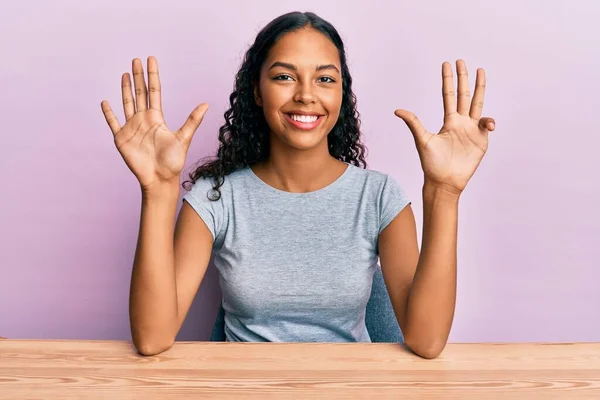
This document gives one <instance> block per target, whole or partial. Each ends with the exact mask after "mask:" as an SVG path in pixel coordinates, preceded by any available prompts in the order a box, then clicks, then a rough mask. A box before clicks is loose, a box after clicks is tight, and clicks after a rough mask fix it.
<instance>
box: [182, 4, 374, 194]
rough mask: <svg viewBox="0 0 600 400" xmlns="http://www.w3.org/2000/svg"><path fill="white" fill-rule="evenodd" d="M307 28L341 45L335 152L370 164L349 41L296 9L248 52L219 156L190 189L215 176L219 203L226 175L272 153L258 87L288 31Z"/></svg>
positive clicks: (331, 143) (332, 139) (194, 176)
mask: <svg viewBox="0 0 600 400" xmlns="http://www.w3.org/2000/svg"><path fill="white" fill-rule="evenodd" d="M304 27H311V28H313V29H316V30H318V31H319V32H321V33H323V34H324V35H326V36H327V37H328V38H329V39H330V40H331V41H332V42H333V44H335V46H336V47H337V49H338V52H339V57H340V64H341V67H342V71H341V75H342V91H343V94H342V105H341V109H340V114H339V118H338V120H337V122H336V124H335V126H334V127H333V129H332V130H331V132H329V134H328V135H327V144H328V148H329V154H331V156H332V157H334V158H336V159H338V160H340V161H344V162H347V163H350V164H353V165H355V166H357V167H362V168H366V167H367V163H366V161H365V156H366V147H365V146H364V145H363V144H362V143H361V131H360V119H359V117H360V115H359V113H358V111H357V109H356V96H355V95H354V93H353V92H352V77H351V76H350V71H349V69H348V65H347V63H346V52H345V49H344V43H343V41H342V39H341V37H340V35H339V34H338V32H337V30H336V29H335V28H334V27H333V25H331V24H330V23H329V22H327V21H326V20H324V19H323V18H321V17H319V16H317V15H316V14H314V13H311V12H304V13H303V12H297V11H296V12H290V13H287V14H284V15H281V16H279V17H277V18H275V19H274V20H273V21H271V22H270V23H269V24H268V25H266V26H265V27H264V28H263V29H262V30H261V31H260V32H259V33H258V35H257V36H256V40H255V41H254V44H253V45H252V46H251V47H250V48H249V49H248V51H247V52H246V54H245V57H244V61H243V63H242V66H241V68H240V70H239V71H238V73H237V74H236V78H235V85H234V91H233V93H231V95H230V96H229V103H230V108H229V109H228V110H227V111H225V114H224V117H225V124H224V125H223V126H221V128H220V129H219V142H220V145H219V149H218V151H217V155H216V157H215V158H214V159H213V160H210V161H208V162H206V163H204V164H203V165H201V166H199V167H197V168H196V169H195V170H194V171H193V172H192V173H190V174H189V177H190V180H186V181H185V182H183V187H184V188H185V189H186V190H190V188H191V185H193V184H194V183H195V182H196V181H197V180H198V179H200V178H213V179H214V186H213V190H212V191H211V193H210V195H208V194H207V196H208V197H209V199H210V200H213V201H216V200H218V199H219V198H220V197H221V191H220V190H219V188H220V187H221V186H222V185H223V182H224V179H225V176H226V175H228V174H230V173H232V172H234V171H236V170H239V169H242V168H245V167H247V166H251V165H253V164H255V163H257V162H260V161H264V160H266V159H267V158H268V157H269V148H270V146H269V126H268V125H267V121H266V119H265V116H264V114H263V110H262V108H261V107H259V106H258V105H257V104H256V102H255V97H254V87H255V85H257V84H258V81H259V77H260V70H261V67H262V65H263V63H264V61H265V59H266V58H267V54H268V52H269V50H270V49H271V47H273V45H274V44H275V43H276V42H277V40H278V39H279V38H280V37H281V36H282V35H284V34H286V33H288V32H293V31H296V30H298V29H301V28H304ZM201 161H202V160H201ZM201 161H200V162H201Z"/></svg>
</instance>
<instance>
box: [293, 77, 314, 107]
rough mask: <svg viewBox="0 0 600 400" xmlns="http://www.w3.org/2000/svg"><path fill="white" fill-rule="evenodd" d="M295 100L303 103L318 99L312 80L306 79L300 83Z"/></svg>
mask: <svg viewBox="0 0 600 400" xmlns="http://www.w3.org/2000/svg"><path fill="white" fill-rule="evenodd" d="M294 101H295V102H297V103H302V104H310V103H314V102H315V101H316V97H315V95H314V93H313V87H312V84H311V82H310V81H308V82H307V81H305V82H304V83H302V84H299V85H298V90H296V94H295V95H294Z"/></svg>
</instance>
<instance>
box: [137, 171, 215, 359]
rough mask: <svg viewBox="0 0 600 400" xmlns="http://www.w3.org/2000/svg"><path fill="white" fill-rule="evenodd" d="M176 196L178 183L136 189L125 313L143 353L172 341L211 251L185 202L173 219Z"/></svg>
mask: <svg viewBox="0 0 600 400" xmlns="http://www.w3.org/2000/svg"><path fill="white" fill-rule="evenodd" d="M178 196H179V184H178V182H177V183H172V184H168V185H166V186H163V187H160V188H157V189H156V190H154V191H152V192H148V191H142V212H141V219H140V232H139V236H138V244H137V249H136V254H135V260H134V265H133V271H132V276H131V291H130V301H129V314H130V324H131V335H132V339H133V343H134V345H135V347H136V348H137V349H138V351H139V352H140V353H141V354H143V355H154V354H158V353H161V352H163V351H165V350H167V349H168V348H169V347H171V345H172V344H173V343H174V341H175V337H176V336H177V333H178V332H179V330H180V329H181V326H182V324H183V322H184V320H185V317H186V315H187V313H188V311H189V308H190V306H191V304H192V301H193V300H194V297H195V295H196V292H197V291H198V288H199V286H200V284H201V282H202V279H203V278H204V274H205V272H206V269H207V267H208V263H209V260H210V256H211V251H212V243H213V237H212V234H211V232H210V230H209V229H208V228H207V226H206V225H205V224H204V222H203V221H202V219H201V218H200V217H199V216H198V214H197V213H196V212H195V211H194V210H193V209H192V208H191V207H190V205H189V204H187V203H186V202H183V205H182V207H181V211H180V213H179V217H178V219H177V223H176V224H174V219H175V214H176V208H177V201H178ZM174 225H176V226H175V228H174Z"/></svg>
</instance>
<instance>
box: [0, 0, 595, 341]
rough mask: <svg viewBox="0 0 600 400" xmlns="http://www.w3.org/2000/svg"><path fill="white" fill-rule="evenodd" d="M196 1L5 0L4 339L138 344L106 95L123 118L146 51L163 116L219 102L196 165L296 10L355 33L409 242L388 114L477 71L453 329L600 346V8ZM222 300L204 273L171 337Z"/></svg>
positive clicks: (403, 132) (353, 52)
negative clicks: (123, 93) (157, 80)
mask: <svg viewBox="0 0 600 400" xmlns="http://www.w3.org/2000/svg"><path fill="white" fill-rule="evenodd" d="M207 3H208V2H205V1H189V0H185V1H177V2H172V3H171V2H169V3H167V2H166V1H164V2H163V1H158V0H144V1H122V0H105V1H102V2H81V1H75V0H72V1H66V0H60V1H59V0H55V1H52V2H45V1H19V2H17V1H12V2H2V5H1V6H0V15H1V17H0V22H1V23H0V37H1V38H2V40H0V54H1V58H2V62H1V63H0V113H1V131H0V135H1V138H2V141H1V145H0V154H1V156H0V172H1V178H2V182H1V186H0V187H1V200H0V201H1V203H0V204H1V207H0V272H1V274H0V336H7V337H12V338H91V339H100V338H103V339H129V337H130V336H129V326H128V310H127V298H128V290H129V279H130V271H131V265H132V259H133V254H134V250H135V242H136V237H137V229H138V221H139V212H140V193H139V189H138V186H137V183H136V181H135V178H134V176H133V175H132V174H131V173H130V172H129V170H128V169H127V167H126V166H125V164H124V162H123V161H122V159H121V158H120V155H119V154H118V152H117V151H116V149H115V147H114V144H113V140H112V135H111V133H110V131H109V129H108V127H107V125H106V123H105V121H104V119H103V116H102V113H101V111H100V101H101V100H102V99H107V100H109V101H110V102H111V104H112V105H113V108H114V109H115V110H118V111H119V114H118V115H119V117H120V118H121V120H123V116H122V111H121V108H120V106H119V101H120V75H121V74H122V73H123V72H125V71H130V65H131V60H132V59H133V58H134V57H140V58H142V59H143V60H145V59H146V57H147V56H149V55H155V56H157V58H158V61H159V63H160V68H161V73H162V84H163V90H164V92H163V93H164V94H163V96H164V97H163V104H164V108H165V113H166V119H167V123H169V124H170V126H172V127H176V126H179V125H180V124H181V123H182V122H183V121H184V118H186V117H187V115H188V113H189V112H190V111H191V110H192V109H193V107H194V106H196V105H197V104H198V103H200V102H208V103H210V104H211V110H210V111H209V114H208V115H207V118H206V120H205V122H204V124H203V126H202V127H201V128H200V130H199V132H198V133H197V134H196V137H195V139H194V142H193V143H192V147H191V149H190V154H189V158H188V166H191V164H192V163H193V162H194V161H196V160H197V159H199V158H201V157H203V156H205V155H208V154H210V153H212V152H213V151H214V149H215V148H216V145H217V141H216V137H217V129H218V126H219V125H220V124H221V122H222V114H223V111H224V110H225V108H226V105H227V98H228V95H229V93H230V90H231V88H232V83H233V74H234V73H235V72H236V70H237V67H238V66H239V62H240V58H241V56H242V54H243V52H244V51H245V50H246V48H247V46H248V45H249V44H250V42H251V40H253V38H254V36H255V34H256V33H257V31H258V30H259V29H260V28H261V27H262V26H263V25H264V24H266V23H267V22H268V21H269V20H271V19H272V18H274V17H275V16H277V15H279V14H281V13H284V12H287V11H291V10H294V9H296V7H298V6H300V5H301V10H302V11H304V10H312V11H315V12H317V13H318V14H320V15H321V16H323V17H325V18H327V19H329V20H330V21H331V22H332V23H333V24H334V25H335V26H336V27H337V28H338V29H339V31H340V32H341V34H342V36H343V38H344V39H345V40H346V44H347V47H348V55H349V61H350V67H351V71H352V73H353V77H354V79H355V82H356V85H355V92H356V94H357V96H358V99H359V109H360V111H361V113H362V120H363V127H364V132H365V133H366V143H367V145H368V147H369V150H370V152H369V158H368V161H369V163H370V167H371V168H373V169H377V170H381V171H384V172H387V173H390V174H391V175H393V176H394V177H395V178H397V179H398V180H399V181H400V182H401V183H402V184H403V186H404V187H405V188H406V190H407V191H408V192H409V194H410V195H411V197H412V199H413V201H414V203H413V204H414V207H415V212H416V215H417V224H418V227H419V235H420V232H421V215H422V208H421V207H422V203H421V199H420V186H421V184H422V173H421V170H420V166H419V161H418V156H417V154H416V151H415V150H414V144H413V141H412V137H411V135H410V133H409V131H408V130H407V129H406V127H405V126H404V124H403V122H402V121H400V120H398V119H397V118H396V117H395V116H394V115H393V110H394V109H395V108H399V107H402V108H408V109H410V110H413V111H414V112H416V113H417V115H419V116H420V118H421V120H422V121H423V122H424V124H425V125H426V127H428V128H429V129H430V130H432V131H434V130H437V129H438V128H439V127H440V126H441V121H442V119H441V117H442V102H441V95H440V93H441V78H440V70H441V63H442V62H443V61H444V60H449V61H452V62H453V61H454V60H456V59H457V58H464V59H465V60H466V61H467V66H468V67H469V71H470V72H471V73H472V74H471V84H473V81H474V76H475V74H474V71H475V69H476V68H477V67H483V68H485V69H486V72H487V76H488V91H487V97H486V100H487V101H486V106H485V108H484V111H485V112H484V114H485V115H489V116H493V117H494V118H496V121H497V129H496V132H494V133H493V134H492V136H491V145H490V150H489V153H488V155H487V156H486V158H485V159H484V162H483V163H482V164H481V166H480V169H479V171H478V172H477V173H476V175H475V177H474V178H473V180H472V181H471V183H470V184H469V186H468V188H467V190H466V192H465V193H464V196H463V198H462V201H461V208H460V224H459V225H460V226H459V291H458V302H457V311H456V317H455V323H454V326H453V330H452V333H451V337H450V340H451V341H453V342H464V341H598V340H600V261H599V258H600V257H599V256H600V250H599V248H600V235H599V233H598V231H599V229H600V212H599V211H598V196H599V195H600V189H599V186H600V179H599V178H598V163H599V162H600V157H599V156H598V154H599V151H598V148H599V147H600V128H599V125H598V110H600V101H599V100H598V95H599V94H600V78H599V71H600V51H598V49H599V48H600V47H599V46H600V28H599V25H598V19H599V18H600V3H598V2H597V1H594V0H588V1H583V0H579V1H576V2H548V1H527V2H521V1H497V2H494V3H493V4H491V3H490V2H479V1H474V0H473V1H453V2H441V1H435V2H434V1H428V2H414V1H410V2H409V1H385V2H384V1H381V2H374V1H368V2H364V1H355V2H349V1H345V2H338V1H335V2H334V1H323V0H319V1H312V0H311V1H303V2H301V3H298V2H285V1H280V0H277V1H275V0H271V1H262V0H261V1H260V2H246V1H239V2H232V1H213V2H210V3H209V4H207ZM442 3H443V4H442ZM482 3H485V4H482ZM557 3H559V4H557ZM569 3H570V4H571V5H567V4H569ZM342 4H343V5H342ZM182 194H183V192H182ZM219 295H220V291H219V288H218V281H217V280H216V274H215V270H214V268H213V267H211V268H210V269H209V272H208V274H207V276H206V278H205V280H204V282H203V284H202V286H201V288H200V291H199V294H198V296H197V299H196V302H195V303H194V305H193V308H192V310H191V313H190V315H189V317H188V319H187V321H186V323H185V325H184V328H183V329H182V332H181V334H180V335H179V339H188V340H192V339H201V340H206V339H208V337H209V332H210V330H211V328H212V323H213V319H214V317H215V315H216V311H217V305H218V301H219Z"/></svg>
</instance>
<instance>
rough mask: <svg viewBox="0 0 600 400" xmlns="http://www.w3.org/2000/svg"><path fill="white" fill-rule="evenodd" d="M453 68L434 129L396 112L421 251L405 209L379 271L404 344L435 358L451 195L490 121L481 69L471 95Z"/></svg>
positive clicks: (386, 240)
mask: <svg viewBox="0 0 600 400" xmlns="http://www.w3.org/2000/svg"><path fill="white" fill-rule="evenodd" d="M456 70H457V74H458V96H456V94H455V90H454V78H453V72H452V66H451V65H450V63H448V62H444V63H443V64H442V97H443V101H444V125H443V126H442V128H441V129H440V131H439V132H438V133H437V134H432V133H429V132H427V130H426V129H425V127H423V125H422V124H421V122H420V121H419V119H418V118H417V116H416V115H415V114H413V113H411V112H409V111H407V110H402V109H398V110H396V111H395V114H396V115H397V116H398V117H399V118H401V119H402V120H404V122H406V124H407V126H408V127H409V129H410V131H411V133H412V134H413V138H414V140H415V144H416V146H417V152H418V154H419V158H420V160H421V167H422V169H423V172H424V175H425V179H424V181H425V184H424V185H423V240H422V249H421V254H420V255H419V256H417V254H418V251H417V250H415V248H414V235H413V232H414V221H413V220H412V215H407V214H410V213H411V211H410V210H409V211H407V212H404V211H403V212H401V213H400V214H399V215H398V217H397V218H396V220H395V221H393V222H392V223H390V225H389V226H388V227H387V228H386V229H385V230H384V232H382V234H381V236H383V237H382V242H383V244H382V257H381V261H382V271H383V268H384V266H383V264H386V267H385V269H386V270H387V277H388V278H387V280H386V285H387V287H388V291H390V297H391V300H392V304H393V306H394V311H395V312H396V316H397V318H398V323H399V324H400V327H401V329H402V331H403V332H404V337H405V341H406V345H407V346H408V347H409V348H411V349H412V350H413V351H414V352H415V353H417V354H419V355H421V356H423V357H426V358H434V357H437V356H438V355H439V354H440V353H441V352H442V350H443V349H444V347H445V346H446V343H447V340H448V335H449V333H450V327H451V325H452V320H453V318H454V307H455V303H456V242H457V226H458V200H459V196H460V194H461V193H462V191H463V190H464V188H465V187H466V185H467V182H468V181H469V179H470V178H471V177H472V176H473V174H474V173H475V171H476V169H477V167H478V166H479V164H480V162H481V160H482V158H483V156H484V155H485V153H486V151H487V148H488V136H489V132H490V131H493V130H494V129H495V126H496V123H495V121H494V119H493V118H489V117H483V118H482V117H481V111H482V108H483V98H484V92H485V86H486V78H485V72H484V71H483V69H481V68H479V69H477V78H476V80H475V93H474V95H473V98H472V101H470V100H471V95H470V93H469V82H468V77H467V67H466V64H465V62H464V61H463V60H457V61H456ZM469 103H470V104H469ZM403 214H404V215H403ZM388 228H389V229H388ZM402 251H404V254H403V253H402ZM415 259H418V260H417V261H416V262H415ZM413 272H414V276H413V277H411V273H413ZM384 279H386V273H385V272H384ZM411 279H413V280H412V282H411Z"/></svg>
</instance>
